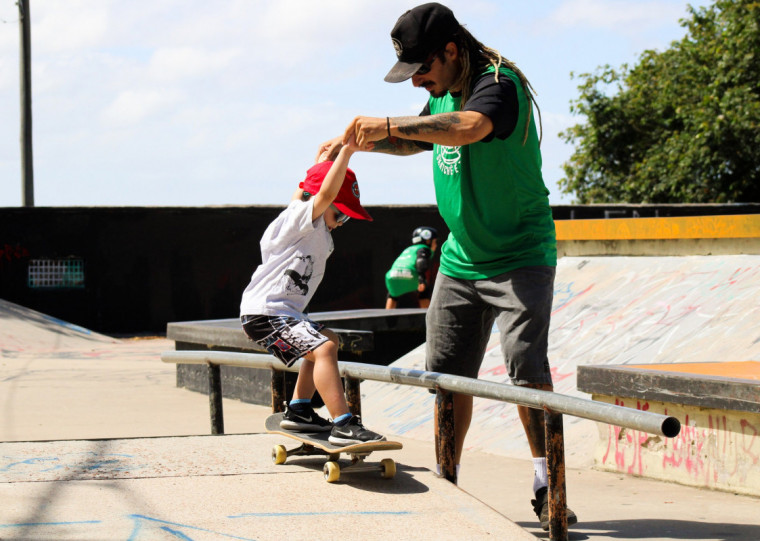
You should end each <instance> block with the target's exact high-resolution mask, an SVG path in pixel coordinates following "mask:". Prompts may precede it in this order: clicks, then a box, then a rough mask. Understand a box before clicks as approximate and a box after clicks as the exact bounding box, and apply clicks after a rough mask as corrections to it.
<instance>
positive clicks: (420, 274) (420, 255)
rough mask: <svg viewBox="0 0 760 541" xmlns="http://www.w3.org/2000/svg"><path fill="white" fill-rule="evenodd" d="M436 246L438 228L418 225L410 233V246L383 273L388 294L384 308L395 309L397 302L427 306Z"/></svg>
mask: <svg viewBox="0 0 760 541" xmlns="http://www.w3.org/2000/svg"><path fill="white" fill-rule="evenodd" d="M437 249H438V231H437V230H436V229H435V228H434V227H427V226H421V227H418V228H417V229H415V230H414V231H413V232H412V245H411V246H409V247H407V248H405V249H404V251H403V252H401V254H400V255H399V256H398V257H397V258H396V260H395V261H394V262H393V264H392V265H391V268H390V269H389V270H388V272H386V273H385V287H386V289H387V290H388V297H387V299H386V301H385V308H386V309H393V308H397V307H398V305H399V302H401V304H402V306H404V305H405V304H410V305H411V304H414V306H417V307H419V308H427V307H428V306H429V305H430V295H431V293H432V291H433V280H432V277H431V276H430V274H431V272H430V271H431V270H432V259H433V257H435V252H436V250H437Z"/></svg>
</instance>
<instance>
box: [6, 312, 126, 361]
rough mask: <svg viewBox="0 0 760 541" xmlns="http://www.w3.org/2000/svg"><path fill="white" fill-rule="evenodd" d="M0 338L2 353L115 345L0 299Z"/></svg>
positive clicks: (110, 340) (85, 331)
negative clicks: (0, 339)
mask: <svg viewBox="0 0 760 541" xmlns="http://www.w3.org/2000/svg"><path fill="white" fill-rule="evenodd" d="M0 338H2V342H1V343H0V347H2V349H3V351H4V352H11V351H24V350H26V349H28V348H34V350H35V351H57V350H62V349H77V348H82V347H88V346H96V345H98V344H114V343H117V342H118V340H116V339H114V338H111V337H109V336H105V335H102V334H98V333H96V332H93V331H91V330H89V329H85V328H83V327H80V326H78V325H74V324H73V323H69V322H66V321H63V320H60V319H58V318H55V317H53V316H49V315H47V314H43V313H40V312H37V311H35V310H32V309H30V308H25V307H23V306H19V305H18V304H14V303H12V302H8V301H6V300H3V299H0Z"/></svg>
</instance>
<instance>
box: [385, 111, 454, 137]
mask: <svg viewBox="0 0 760 541" xmlns="http://www.w3.org/2000/svg"><path fill="white" fill-rule="evenodd" d="M394 122H395V123H396V126H397V128H398V131H400V132H401V133H403V134H404V135H418V134H421V133H434V132H442V131H449V128H451V126H452V125H453V124H460V123H461V119H460V118H459V115H458V114H457V113H445V114H439V115H431V116H404V117H396V118H395V119H394Z"/></svg>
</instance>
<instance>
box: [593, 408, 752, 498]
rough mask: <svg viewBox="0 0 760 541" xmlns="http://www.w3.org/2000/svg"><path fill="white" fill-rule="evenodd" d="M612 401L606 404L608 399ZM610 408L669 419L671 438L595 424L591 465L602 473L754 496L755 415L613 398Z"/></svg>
mask: <svg viewBox="0 0 760 541" xmlns="http://www.w3.org/2000/svg"><path fill="white" fill-rule="evenodd" d="M610 402H612V400H610ZM614 403H615V405H619V406H626V407H633V404H634V403H635V404H636V409H639V410H643V411H653V412H655V413H662V414H665V415H673V416H676V417H678V418H679V419H681V420H682V423H681V432H680V433H679V434H678V436H676V437H675V438H663V437H659V436H654V435H652V434H647V433H645V432H641V431H639V430H631V429H626V428H621V427H619V426H611V425H601V424H600V425H599V427H600V431H601V438H600V442H599V447H598V449H597V463H598V465H599V466H601V467H603V468H605V469H608V470H614V471H619V472H622V473H628V474H633V475H641V476H645V477H656V478H660V479H662V478H665V479H669V480H673V481H678V482H681V483H686V484H691V485H695V486H703V487H712V488H720V489H730V490H741V489H744V491H745V492H746V491H749V492H751V493H757V494H760V468H759V466H760V434H759V432H760V415H758V414H754V413H748V412H738V411H737V412H731V411H726V410H714V409H703V408H699V407H691V408H690V407H685V406H679V405H676V404H663V403H661V402H647V401H638V400H635V399H630V398H629V399H626V398H620V397H616V398H615V399H614Z"/></svg>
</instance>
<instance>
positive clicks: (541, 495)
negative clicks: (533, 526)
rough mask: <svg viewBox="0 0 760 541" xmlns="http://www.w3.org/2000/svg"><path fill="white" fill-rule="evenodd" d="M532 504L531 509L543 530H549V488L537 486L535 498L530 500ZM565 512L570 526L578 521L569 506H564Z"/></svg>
mask: <svg viewBox="0 0 760 541" xmlns="http://www.w3.org/2000/svg"><path fill="white" fill-rule="evenodd" d="M530 503H531V504H532V505H533V511H534V512H535V513H536V516H537V517H538V520H539V521H540V522H541V528H542V529H543V530H544V531H545V532H548V531H549V489H548V488H547V487H543V488H539V489H538V492H536V499H535V500H531V501H530ZM565 512H566V513H567V525H568V526H572V525H573V524H575V523H576V522H578V517H577V516H575V513H573V511H572V510H571V509H570V508H569V507H566V508H565Z"/></svg>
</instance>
